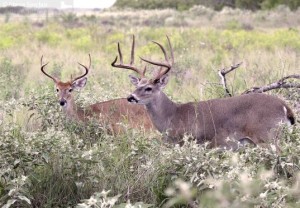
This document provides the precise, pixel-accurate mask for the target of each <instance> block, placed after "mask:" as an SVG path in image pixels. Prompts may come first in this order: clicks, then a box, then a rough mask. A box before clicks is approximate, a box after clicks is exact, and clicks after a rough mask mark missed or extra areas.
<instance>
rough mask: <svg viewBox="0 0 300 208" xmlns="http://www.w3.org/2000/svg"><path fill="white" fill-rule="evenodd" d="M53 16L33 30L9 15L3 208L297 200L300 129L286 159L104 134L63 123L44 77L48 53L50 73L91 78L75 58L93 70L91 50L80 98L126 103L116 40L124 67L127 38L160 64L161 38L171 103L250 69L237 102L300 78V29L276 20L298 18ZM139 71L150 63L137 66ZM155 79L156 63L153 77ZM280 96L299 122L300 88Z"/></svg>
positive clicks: (236, 85)
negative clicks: (171, 58)
mask: <svg viewBox="0 0 300 208" xmlns="http://www.w3.org/2000/svg"><path fill="white" fill-rule="evenodd" d="M280 12H282V13H280ZM56 15H57V16H53V17H51V16H50V17H49V19H47V20H42V18H41V17H39V18H36V16H34V17H32V19H31V17H30V18H28V19H27V23H26V24H24V22H23V20H21V21H20V20H19V19H16V17H15V16H13V15H12V16H11V17H10V21H9V23H6V24H3V25H1V26H0V37H1V38H0V49H1V54H2V55H3V56H2V58H1V60H0V88H1V91H0V138H1V139H0V152H1V154H0V164H1V166H0V206H1V207H2V206H3V207H76V206H77V207H96V206H98V207H119V208H123V207H126V208H128V207H134V208H137V207H142V208H143V207H145V208H146V207H255V206H256V207H295V206H297V205H298V204H299V198H300V193H299V190H300V188H299V183H300V181H299V180H300V178H299V175H300V171H299V166H300V164H299V163H300V162H299V161H300V157H299V155H300V152H299V150H300V129H299V123H297V124H296V126H295V127H293V129H290V128H288V127H285V130H284V134H283V135H282V137H281V145H280V146H281V150H282V153H281V154H280V155H278V154H276V153H275V152H274V151H273V150H272V148H270V149H263V148H259V147H255V148H252V147H244V148H241V149H240V150H239V151H236V152H232V151H224V150H221V149H207V144H203V145H197V144H195V143H194V142H193V141H188V140H189V137H188V136H187V137H186V138H185V139H186V140H187V141H186V143H185V145H184V146H173V145H167V144H165V143H163V142H162V141H161V135H160V134H158V133H157V132H153V133H145V132H142V131H137V130H135V129H128V131H127V132H126V133H124V134H122V135H117V136H114V135H111V134H109V131H108V130H107V127H106V126H99V125H97V124H96V123H93V122H90V123H86V124H82V123H75V122H71V121H69V120H68V119H66V117H65V116H64V114H63V112H62V111H61V108H60V106H59V105H58V103H57V98H56V97H55V92H54V91H55V90H54V89H53V82H52V80H50V79H49V78H47V77H46V76H44V75H43V74H42V73H41V72H40V57H41V55H44V59H45V62H48V61H49V64H48V66H47V68H46V70H47V72H49V73H50V74H51V75H54V76H56V77H58V78H60V79H62V80H67V79H69V77H70V75H71V74H80V73H82V71H81V70H82V69H81V68H80V67H78V64H77V62H80V63H83V64H85V63H88V62H87V61H88V56H87V54H88V53H91V56H92V68H91V70H90V73H89V75H88V84H87V86H86V87H85V89H84V90H82V91H81V92H80V94H79V93H77V92H75V95H74V96H75V99H76V102H77V103H78V104H79V105H80V106H86V105H88V104H92V103H95V102H97V101H104V100H109V99H113V98H117V97H126V95H127V94H128V93H129V92H130V91H131V90H130V89H131V88H130V87H131V86H130V83H129V80H128V76H127V75H128V73H127V72H125V71H120V70H117V69H113V68H111V67H110V63H111V61H112V60H113V59H114V57H115V55H117V48H116V43H117V42H120V44H121V47H122V51H123V53H124V62H125V61H127V60H129V53H130V44H131V37H130V36H131V35H132V34H135V35H136V55H137V57H138V56H143V57H147V58H148V57H149V58H151V59H153V60H154V59H159V58H161V57H162V54H161V51H160V50H159V48H158V47H156V46H155V45H153V44H150V43H149V42H150V40H157V41H159V42H162V43H163V44H164V45H166V44H167V41H166V40H165V37H164V36H165V34H169V35H170V38H171V42H172V44H173V47H174V52H175V62H176V63H175V66H174V69H172V74H171V76H170V78H171V79H170V82H169V84H168V86H167V87H166V89H165V92H166V93H167V94H168V95H169V96H170V97H171V98H172V99H173V100H175V101H178V102H187V101H193V100H200V99H208V98H217V97H223V96H224V90H223V89H222V87H220V85H219V84H218V83H219V77H218V75H217V70H218V69H220V68H223V67H226V66H230V65H231V64H233V63H236V62H240V61H243V62H244V64H243V65H242V66H241V68H240V69H237V70H236V71H235V73H233V74H232V75H230V76H228V83H229V86H230V90H231V91H232V92H233V93H234V94H239V93H241V92H242V91H244V90H245V89H247V88H249V87H253V86H257V85H262V84H267V83H270V82H272V81H274V80H278V79H279V78H280V77H282V76H284V75H287V74H293V73H299V72H298V71H297V70H298V65H299V64H298V57H299V51H300V45H299V43H300V36H299V30H298V29H297V28H296V27H295V28H290V29H285V28H287V27H286V26H283V27H282V28H281V25H282V24H287V25H289V26H290V25H292V24H290V23H291V22H290V21H287V23H284V21H283V22H276V27H274V25H273V23H270V21H272V20H273V19H272V20H271V19H270V18H269V17H271V16H272V17H274V18H275V20H276V18H278V19H282V17H285V18H286V19H285V20H288V19H295V21H297V18H298V17H297V13H295V12H294V13H293V12H288V13H286V11H285V10H284V11H278V12H277V13H272V12H269V13H268V14H266V13H264V12H258V13H252V12H249V13H244V12H241V11H240V10H231V9H227V10H223V11H222V12H220V13H217V12H215V11H212V10H211V9H208V8H204V7H194V8H193V9H191V10H189V11H187V12H182V13H179V12H177V11H174V10H163V11H135V12H134V13H131V12H130V11H124V12H123V11H121V12H120V11H118V10H117V11H107V12H103V13H101V14H96V15H95V16H89V15H82V16H80V15H79V14H74V13H71V14H61V13H59V14H56ZM62 15H63V16H62ZM64 15H66V16H64ZM93 15H94V14H93ZM98 15H99V16H98ZM247 15H249V16H247ZM268 15H270V16H268ZM276 15H277V16H276ZM244 16H247V18H248V17H251V18H250V19H251V20H253V22H251V24H250V26H252V27H248V26H247V25H246V24H245V22H243V21H242V20H241V19H242V17H244ZM3 18H5V16H3ZM18 18H19V17H18ZM216 18H220V19H222V21H221V20H220V19H216ZM36 19H38V21H40V22H36ZM157 19H159V21H157ZM263 19H265V20H263ZM200 20H201V21H207V25H206V26H207V27H206V26H204V27H200V26H202V24H201V23H202V22H201V21H200ZM219 20H220V21H221V22H219ZM275 20H274V21H275ZM37 23H39V24H37ZM166 25H167V26H166ZM183 26H184V27H183ZM260 28H264V29H263V30H262V29H260ZM5 37H9V41H8V40H7V39H5ZM2 46H3V47H2ZM136 64H137V65H138V66H141V65H142V62H140V61H139V60H138V59H136ZM152 71H155V70H153V68H151V67H149V69H148V74H147V76H150V75H151V73H152ZM272 94H275V95H276V96H279V97H282V98H283V99H285V100H286V102H288V104H289V105H290V106H291V107H292V108H293V110H294V111H295V112H296V114H297V116H299V109H300V108H299V107H300V106H299V100H300V96H299V95H300V94H299V90H296V89H295V90H277V91H274V92H272ZM122 125H126V124H122ZM103 190H107V191H103ZM108 190H109V191H108Z"/></svg>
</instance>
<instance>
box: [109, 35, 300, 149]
mask: <svg viewBox="0 0 300 208" xmlns="http://www.w3.org/2000/svg"><path fill="white" fill-rule="evenodd" d="M167 39H168V44H169V47H170V50H171V57H170V58H171V61H170V60H169V57H168V55H167V53H166V50H165V49H164V47H163V46H162V45H161V44H160V43H158V42H154V41H153V42H154V43H155V44H156V45H158V46H159V47H160V49H161V50H162V52H163V54H164V58H165V62H155V61H151V60H147V59H144V58H141V59H142V60H143V61H145V62H147V63H150V64H152V65H156V66H159V67H160V70H159V73H158V74H157V75H156V76H155V77H154V78H152V79H147V78H145V76H144V75H145V70H139V69H138V68H135V67H127V66H122V65H119V66H118V65H116V64H115V63H116V61H117V59H115V61H114V62H113V63H112V65H113V66H114V67H119V68H125V69H130V70H133V71H134V72H137V73H138V74H139V75H140V77H134V76H131V75H130V79H131V82H132V84H134V85H135V86H136V90H135V91H134V92H133V93H132V94H131V95H129V96H128V98H127V99H128V101H129V102H131V103H136V104H141V105H145V106H146V109H147V111H148V113H149V115H150V117H151V119H152V122H153V124H154V126H155V127H156V128H157V129H158V130H159V131H160V132H162V133H166V138H167V140H168V141H171V142H173V143H181V142H182V138H183V137H184V135H191V136H192V137H193V138H194V139H196V140H197V142H198V143H204V142H207V141H208V142H210V144H211V147H226V148H232V149H236V148H237V147H238V144H239V142H240V143H252V144H258V145H260V144H261V145H262V146H265V145H266V144H268V143H272V142H273V139H274V140H275V147H276V148H277V150H278V148H279V147H278V146H277V138H276V134H277V133H278V132H279V124H280V123H286V124H288V125H291V124H294V123H295V117H294V114H293V112H292V110H291V109H290V108H289V107H288V106H287V105H286V104H285V102H284V101H282V100H281V99H279V98H276V97H274V96H270V95H265V94H257V93H253V94H248V95H241V96H236V97H230V98H222V99H213V100H207V101H201V102H190V103H184V104H177V103H174V102H173V101H171V100H170V99H169V98H168V97H167V96H166V95H165V94H164V93H163V92H162V89H163V88H164V87H165V86H166V85H167V83H168V73H169V72H170V70H171V69H172V66H173V64H174V55H173V49H172V46H171V43H170V40H169V38H168V37H167ZM118 51H119V56H120V59H121V57H122V54H121V51H120V46H119V44H118ZM137 107H138V106H137ZM227 138H231V139H227Z"/></svg>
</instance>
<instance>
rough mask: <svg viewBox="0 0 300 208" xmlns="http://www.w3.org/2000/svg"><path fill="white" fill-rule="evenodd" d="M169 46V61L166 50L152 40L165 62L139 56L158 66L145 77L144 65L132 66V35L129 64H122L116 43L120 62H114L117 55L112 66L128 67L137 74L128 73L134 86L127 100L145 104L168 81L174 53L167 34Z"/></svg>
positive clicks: (120, 53)
mask: <svg viewBox="0 0 300 208" xmlns="http://www.w3.org/2000/svg"><path fill="white" fill-rule="evenodd" d="M167 39H168V43H169V47H170V50H171V63H170V61H169V58H168V56H167V53H166V50H165V49H164V47H163V46H162V45H161V44H160V43H158V42H155V41H153V43H155V44H156V45H158V46H159V47H160V48H161V50H162V52H163V54H164V57H165V63H162V62H155V61H150V60H147V59H144V58H141V59H142V60H143V61H145V62H147V63H150V64H153V65H156V66H160V70H159V72H158V73H157V74H156V76H154V77H153V78H151V79H147V78H145V72H146V67H145V68H144V69H143V70H140V69H138V68H137V67H134V66H133V64H134V46H135V40H134V36H133V41H132V49H131V61H130V64H123V58H122V52H121V48H120V44H119V43H118V53H119V57H120V64H116V62H117V60H118V57H116V58H115V60H114V61H113V63H112V66H113V67H117V68H123V69H130V70H133V71H134V72H136V73H137V74H138V75H139V76H138V77H136V76H133V75H129V77H130V80H131V83H132V84H133V85H134V86H135V87H136V89H135V91H134V92H133V93H132V94H131V95H129V96H128V97H127V100H128V101H129V102H131V103H137V104H143V105H147V104H148V103H150V102H151V100H152V99H153V98H154V97H155V96H157V95H158V94H159V93H160V92H161V90H162V89H163V88H164V87H165V86H166V85H167V83H168V72H169V71H170V70H171V68H172V65H173V64H174V55H173V49H172V45H171V42H170V39H169V37H168V36H167Z"/></svg>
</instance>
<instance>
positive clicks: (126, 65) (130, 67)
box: [111, 35, 145, 77]
mask: <svg viewBox="0 0 300 208" xmlns="http://www.w3.org/2000/svg"><path fill="white" fill-rule="evenodd" d="M134 48H135V37H134V35H133V36H132V47H131V59H130V63H129V64H123V56H122V52H121V47H120V43H119V42H118V53H119V57H120V64H116V63H117V60H118V56H117V57H116V58H115V60H114V61H113V62H112V63H111V65H112V66H113V67H116V68H121V69H130V70H132V71H135V72H136V73H138V74H139V75H140V76H141V77H144V76H145V69H144V70H139V69H138V68H137V67H134V66H133V64H134Z"/></svg>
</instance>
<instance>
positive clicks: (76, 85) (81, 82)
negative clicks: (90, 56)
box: [72, 77, 87, 89]
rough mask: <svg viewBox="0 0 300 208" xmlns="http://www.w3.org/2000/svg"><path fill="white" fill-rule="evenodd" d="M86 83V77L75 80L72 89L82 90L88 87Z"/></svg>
mask: <svg viewBox="0 0 300 208" xmlns="http://www.w3.org/2000/svg"><path fill="white" fill-rule="evenodd" d="M86 82H87V78H86V77H83V78H81V79H78V80H75V81H74V82H73V83H72V88H73V89H81V88H83V87H84V86H85V85H86Z"/></svg>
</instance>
